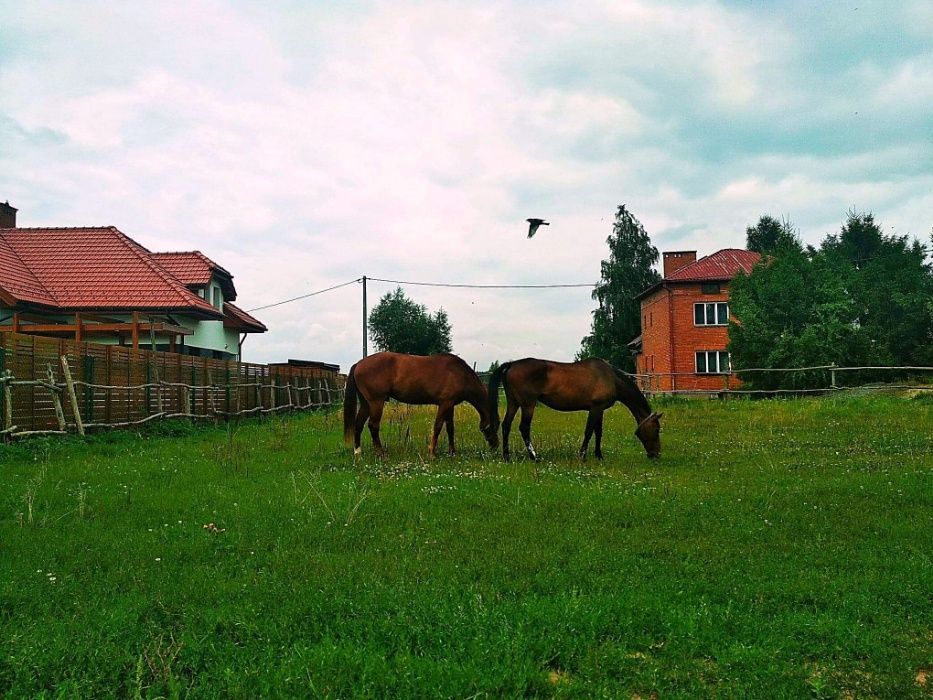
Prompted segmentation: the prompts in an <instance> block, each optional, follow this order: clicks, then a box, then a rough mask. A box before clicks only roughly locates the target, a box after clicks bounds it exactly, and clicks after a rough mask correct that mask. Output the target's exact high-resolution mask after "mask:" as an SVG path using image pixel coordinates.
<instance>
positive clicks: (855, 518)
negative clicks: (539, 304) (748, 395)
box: [0, 396, 933, 698]
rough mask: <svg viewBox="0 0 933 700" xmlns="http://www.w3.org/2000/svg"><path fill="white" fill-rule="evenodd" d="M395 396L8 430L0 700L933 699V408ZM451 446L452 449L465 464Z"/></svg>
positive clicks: (930, 404) (0, 531) (896, 401)
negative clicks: (514, 425) (404, 399)
mask: <svg viewBox="0 0 933 700" xmlns="http://www.w3.org/2000/svg"><path fill="white" fill-rule="evenodd" d="M654 408H656V409H659V410H663V411H664V420H663V432H662V440H663V455H662V458H661V459H660V460H658V461H649V460H648V459H646V457H645V455H644V451H643V449H642V447H641V445H640V444H639V443H638V441H637V440H636V439H635V438H634V437H633V435H632V431H633V429H634V423H633V421H632V418H631V415H630V414H629V413H628V412H627V411H625V409H624V408H621V407H615V408H613V409H612V410H610V411H609V412H607V414H606V431H605V436H604V442H603V449H604V452H605V454H606V459H605V460H604V461H603V462H597V461H595V460H593V459H592V457H591V458H590V459H589V460H587V461H585V462H581V461H580V460H579V459H577V457H576V451H577V449H578V447H579V442H580V439H581V436H582V430H583V424H584V421H585V416H584V414H558V413H555V412H553V411H550V410H547V409H544V408H541V409H539V410H538V412H537V414H536V417H535V423H534V439H535V444H536V447H537V448H538V450H539V453H540V455H541V457H542V461H541V462H539V463H536V464H535V463H530V462H528V461H526V460H525V459H524V458H523V456H522V455H523V450H522V449H521V447H520V441H519V438H518V436H517V435H516V434H514V431H513V436H512V440H513V443H512V445H513V454H514V457H513V461H512V462H511V463H508V464H506V463H503V462H502V461H501V459H500V458H499V456H498V455H493V454H491V453H490V452H489V451H488V450H487V449H486V448H485V443H484V441H483V438H482V436H481V434H480V433H479V430H478V418H477V416H476V413H475V412H474V411H473V410H472V409H470V408H468V407H466V408H464V407H460V408H458V411H457V439H458V443H459V445H460V447H461V453H460V454H459V455H458V456H456V457H447V456H439V457H438V458H436V459H434V460H428V459H427V458H426V457H425V455H426V446H427V442H428V432H429V429H430V423H431V420H432V417H433V409H416V410H412V409H404V408H398V407H395V408H392V409H391V411H389V413H388V414H387V416H386V417H385V418H384V420H383V430H382V437H383V440H384V442H385V443H386V446H387V448H388V450H389V458H388V459H387V460H386V461H384V462H382V461H379V460H376V459H375V457H374V455H373V451H372V446H371V443H370V442H369V435H368V431H367V433H366V434H365V436H364V442H363V449H364V452H363V457H362V459H361V460H359V461H357V462H354V460H353V456H352V453H351V450H350V449H348V448H346V447H345V446H344V445H343V443H342V429H341V416H340V414H339V413H330V414H323V413H318V414H312V415H295V416H285V417H281V418H276V419H272V420H266V421H264V422H260V421H252V422H244V423H242V424H241V425H239V426H238V427H236V428H233V427H229V428H227V427H223V426H219V427H216V428H215V427H208V428H199V429H192V428H190V427H188V426H187V425H186V424H183V423H178V424H165V425H162V426H154V427H153V428H152V429H150V430H149V431H147V432H145V433H143V434H142V435H141V436H140V435H139V434H134V433H128V432H116V433H109V434H102V435H99V436H95V437H92V438H90V439H89V440H88V441H87V442H80V441H78V440H77V439H68V440H61V441H44V440H36V441H33V442H26V443H22V444H15V445H8V446H4V447H2V448H0V695H2V696H9V697H36V696H38V697H98V696H112V695H113V696H120V697H128V696H129V697H217V696H227V697H243V698H248V697H250V698H251V697H261V696H265V697H270V696H272V697H282V696H291V697H340V698H344V697H370V698H382V697H461V698H466V697H471V698H484V697H489V698H498V697H529V696H531V697H551V696H555V697H587V698H588V697H612V698H616V697H622V698H651V697H660V698H669V697H708V696H718V697H742V698H749V697H761V698H776V697H788V698H800V697H817V698H836V697H841V698H856V697H858V698H861V697H918V698H919V697H929V693H930V689H931V687H933V677H930V678H929V680H928V679H927V677H928V676H933V566H931V558H933V537H931V532H933V401H931V400H930V398H929V397H926V398H924V397H921V398H915V399H909V398H901V397H882V396H876V397H834V398H824V399H809V400H779V401H759V402H749V401H742V400H734V401H726V402H718V401H705V400H693V401H688V400H669V401H667V402H662V401H657V402H655V404H654ZM445 449H446V441H445V439H444V438H442V441H441V444H440V445H439V453H440V454H443V452H444V450H445Z"/></svg>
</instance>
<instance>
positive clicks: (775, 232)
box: [745, 214, 803, 255]
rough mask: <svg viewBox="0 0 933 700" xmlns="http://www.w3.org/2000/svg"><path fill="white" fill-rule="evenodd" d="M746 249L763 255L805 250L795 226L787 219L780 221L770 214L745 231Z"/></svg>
mask: <svg viewBox="0 0 933 700" xmlns="http://www.w3.org/2000/svg"><path fill="white" fill-rule="evenodd" d="M745 247H746V248H748V250H754V251H755V252H756V253H761V254H762V255H766V254H770V253H776V252H780V251H782V250H786V249H793V250H801V249H802V248H803V246H802V245H801V243H800V238H799V237H798V235H797V231H796V230H795V229H794V226H793V224H791V223H790V222H789V221H787V220H786V219H785V220H782V221H778V220H777V219H775V218H774V217H773V216H769V215H768V214H765V215H764V216H762V217H761V218H760V219H758V223H757V224H755V225H754V226H748V227H747V228H746V229H745Z"/></svg>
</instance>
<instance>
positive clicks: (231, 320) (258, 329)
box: [224, 301, 269, 333]
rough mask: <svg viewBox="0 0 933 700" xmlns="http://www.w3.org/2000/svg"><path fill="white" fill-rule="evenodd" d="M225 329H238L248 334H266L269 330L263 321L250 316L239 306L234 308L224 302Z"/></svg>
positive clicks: (227, 302)
mask: <svg viewBox="0 0 933 700" xmlns="http://www.w3.org/2000/svg"><path fill="white" fill-rule="evenodd" d="M224 327H225V328H238V329H240V330H243V331H246V332H247V333H265V332H266V331H267V330H269V329H268V328H266V324H264V323H263V322H262V321H260V320H259V319H257V318H256V317H254V316H250V315H249V314H248V313H246V312H245V311H244V310H243V309H241V308H240V307H239V306H234V305H233V304H231V303H230V302H229V301H225V302H224Z"/></svg>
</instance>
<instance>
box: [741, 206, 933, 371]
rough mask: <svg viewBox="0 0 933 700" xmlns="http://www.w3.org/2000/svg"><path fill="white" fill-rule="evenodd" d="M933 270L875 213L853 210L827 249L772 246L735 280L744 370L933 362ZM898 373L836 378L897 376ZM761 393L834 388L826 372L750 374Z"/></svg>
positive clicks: (916, 249) (914, 245) (923, 256)
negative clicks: (881, 224)
mask: <svg viewBox="0 0 933 700" xmlns="http://www.w3.org/2000/svg"><path fill="white" fill-rule="evenodd" d="M931 298H933V266H931V265H930V264H928V263H927V262H926V251H925V250H924V248H923V246H922V245H921V244H920V243H919V242H918V241H913V242H910V241H909V240H908V238H907V237H906V236H902V237H898V236H886V235H884V233H883V232H882V230H881V228H880V227H879V226H878V225H877V224H876V223H875V221H874V218H873V217H872V215H871V214H859V213H855V212H849V214H848V216H847V218H846V221H845V223H844V225H843V226H842V229H841V231H840V233H839V234H837V235H830V236H827V237H826V238H825V239H824V240H823V242H822V244H821V245H820V248H819V249H814V248H808V249H807V250H803V249H801V248H800V247H799V246H786V247H783V248H781V249H773V250H772V252H771V253H770V255H769V256H768V258H767V259H766V261H765V263H764V264H762V265H759V266H758V267H756V268H755V270H754V271H753V272H752V274H751V275H748V276H745V275H739V276H738V277H736V279H735V280H734V281H733V284H732V293H731V310H732V313H733V315H734V316H735V318H736V319H738V321H737V322H733V323H732V324H730V327H729V338H730V342H729V351H730V352H731V353H732V361H733V365H734V366H735V367H737V368H742V367H766V368H767V367H783V368H788V367H806V366H823V365H832V364H836V365H848V366H912V365H924V366H928V365H929V363H930V362H931V361H933V316H931V314H930V308H929V304H930V299H931ZM897 376H898V375H897V374H892V373H890V372H887V373H884V374H880V373H868V372H864V373H860V374H858V375H846V376H845V377H843V376H842V375H838V376H837V381H838V382H839V383H843V382H845V381H850V380H854V381H865V380H875V379H894V378H897ZM743 379H744V380H746V381H747V382H748V383H749V384H750V385H751V386H753V387H755V388H764V389H773V388H795V387H796V388H802V387H806V386H826V385H827V382H828V373H826V372H823V373H820V372H807V373H799V374H798V373H778V372H775V373H773V374H772V373H761V374H759V373H750V374H747V375H745V376H743Z"/></svg>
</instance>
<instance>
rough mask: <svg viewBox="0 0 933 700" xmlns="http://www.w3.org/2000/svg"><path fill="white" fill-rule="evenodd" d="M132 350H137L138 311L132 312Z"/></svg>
mask: <svg viewBox="0 0 933 700" xmlns="http://www.w3.org/2000/svg"><path fill="white" fill-rule="evenodd" d="M132 338H133V350H139V312H138V311H134V312H133V334H132Z"/></svg>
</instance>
